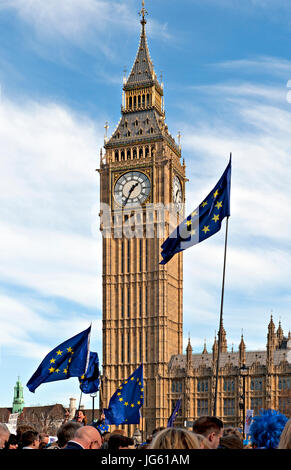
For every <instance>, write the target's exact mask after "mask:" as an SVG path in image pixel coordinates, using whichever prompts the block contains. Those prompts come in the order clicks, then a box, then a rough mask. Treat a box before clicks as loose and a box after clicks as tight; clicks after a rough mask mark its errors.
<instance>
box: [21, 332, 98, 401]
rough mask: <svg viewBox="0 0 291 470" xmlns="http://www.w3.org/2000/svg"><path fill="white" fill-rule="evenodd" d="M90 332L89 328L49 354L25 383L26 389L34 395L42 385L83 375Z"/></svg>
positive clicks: (87, 356) (87, 354)
mask: <svg viewBox="0 0 291 470" xmlns="http://www.w3.org/2000/svg"><path fill="white" fill-rule="evenodd" d="M90 332H91V326H90V327H89V328H88V329H87V330H84V331H82V332H81V333H79V334H78V335H76V336H73V338H70V339H68V340H67V341H65V342H64V343H62V344H59V346H57V347H56V348H54V349H53V350H52V351H51V352H49V353H48V354H47V356H46V357H45V358H44V359H43V361H42V362H41V364H40V365H39V366H38V368H37V370H36V371H35V373H34V374H33V376H32V377H31V379H30V380H29V381H28V382H27V384H26V385H27V387H28V389H29V390H30V391H31V392H33V393H34V391H35V389H36V388H37V387H38V386H39V385H40V384H42V383H46V382H54V381H56V380H65V379H69V378H70V377H80V376H81V375H82V374H84V373H85V371H86V366H87V360H88V358H89V340H90Z"/></svg>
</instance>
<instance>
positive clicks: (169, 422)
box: [167, 398, 182, 428]
mask: <svg viewBox="0 0 291 470" xmlns="http://www.w3.org/2000/svg"><path fill="white" fill-rule="evenodd" d="M181 402H182V398H179V400H177V402H176V405H175V408H174V409H173V412H172V414H171V416H170V417H169V419H168V424H167V428H171V427H172V426H173V424H174V421H175V419H176V416H177V414H178V413H179V409H180V406H181Z"/></svg>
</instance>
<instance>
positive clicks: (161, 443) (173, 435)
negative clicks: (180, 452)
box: [148, 428, 201, 449]
mask: <svg viewBox="0 0 291 470" xmlns="http://www.w3.org/2000/svg"><path fill="white" fill-rule="evenodd" d="M148 448H149V449H200V448H201V447H200V442H199V440H198V438H197V437H196V435H195V434H194V433H192V432H191V431H188V430H187V429H181V428H167V429H164V430H163V431H160V432H158V433H157V434H156V435H155V436H154V438H153V440H152V442H151V443H150V445H149V447H148Z"/></svg>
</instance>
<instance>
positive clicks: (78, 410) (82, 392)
mask: <svg viewBox="0 0 291 470" xmlns="http://www.w3.org/2000/svg"><path fill="white" fill-rule="evenodd" d="M82 394H83V392H82V390H81V394H80V401H79V406H78V411H80V406H81V399H82Z"/></svg>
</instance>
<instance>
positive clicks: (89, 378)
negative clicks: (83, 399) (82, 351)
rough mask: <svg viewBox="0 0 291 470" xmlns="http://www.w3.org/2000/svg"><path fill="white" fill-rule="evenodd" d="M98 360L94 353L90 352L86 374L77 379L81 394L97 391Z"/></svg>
mask: <svg viewBox="0 0 291 470" xmlns="http://www.w3.org/2000/svg"><path fill="white" fill-rule="evenodd" d="M99 375H100V374H99V358H98V354H97V353H96V352H90V358H89V365H88V367H87V370H86V374H83V375H82V376H81V377H79V382H80V389H81V390H82V392H83V393H95V392H97V391H98V390H99Z"/></svg>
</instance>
